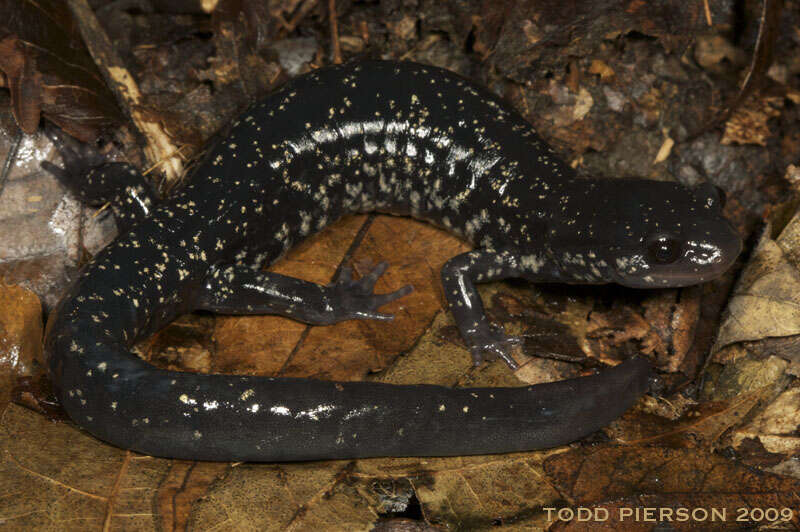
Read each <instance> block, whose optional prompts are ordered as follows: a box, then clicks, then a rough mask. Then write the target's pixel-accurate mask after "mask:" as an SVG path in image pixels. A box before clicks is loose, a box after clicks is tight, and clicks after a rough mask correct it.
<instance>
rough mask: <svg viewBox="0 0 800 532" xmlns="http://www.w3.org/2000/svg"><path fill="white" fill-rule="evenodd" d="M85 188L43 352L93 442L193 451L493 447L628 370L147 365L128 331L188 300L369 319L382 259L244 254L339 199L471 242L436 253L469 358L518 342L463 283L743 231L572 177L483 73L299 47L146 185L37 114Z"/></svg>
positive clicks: (696, 253) (587, 271)
mask: <svg viewBox="0 0 800 532" xmlns="http://www.w3.org/2000/svg"><path fill="white" fill-rule="evenodd" d="M51 136H52V138H53V139H54V141H55V143H56V145H57V147H58V149H59V150H60V152H61V155H62V158H63V160H64V168H60V167H57V166H55V165H52V164H49V163H43V166H44V167H45V169H46V170H48V171H50V172H51V173H53V174H54V175H55V176H56V177H57V178H58V179H59V180H60V181H61V182H62V183H63V184H65V185H66V186H67V187H68V188H69V189H70V190H72V191H73V192H74V193H76V194H78V195H79V196H80V198H81V199H82V200H83V201H85V202H87V203H90V204H99V203H103V202H110V204H111V206H112V208H113V212H114V214H115V216H116V221H117V224H118V226H119V230H120V233H119V236H118V237H117V238H116V239H115V240H114V241H113V242H112V243H111V244H109V245H108V246H107V247H105V248H104V249H103V250H102V251H100V252H99V253H98V254H97V255H96V256H95V257H94V258H93V259H92V260H91V262H89V263H88V264H87V265H86V266H85V267H84V268H83V270H82V271H81V272H80V274H79V276H78V278H77V279H76V281H75V283H74V284H73V285H72V286H71V288H70V289H69V290H68V291H67V293H66V295H65V296H64V297H63V299H62V300H61V302H60V303H59V305H58V306H57V307H56V309H55V310H54V311H53V313H52V315H51V317H50V319H49V322H48V327H47V333H46V338H45V350H46V356H47V361H48V362H47V364H48V368H49V371H50V375H51V377H52V380H53V383H54V387H55V389H56V391H57V395H58V397H59V399H60V401H61V404H62V405H63V407H64V409H65V410H66V412H67V413H68V414H69V416H70V417H71V418H72V420H74V422H75V423H76V424H77V425H79V426H80V427H82V428H83V429H85V430H87V431H88V432H90V433H91V434H93V435H94V436H96V437H97V438H100V439H101V440H104V441H106V442H109V443H111V444H113V445H116V446H119V447H123V448H126V449H132V450H135V451H138V452H141V453H146V454H149V455H154V456H163V457H173V458H182V459H194V460H235V461H291V460H314V459H333V458H360V457H370V456H433V455H442V456H444V455H465V454H478V453H481V454H482V453H503V452H512V451H523V450H532V449H540V448H547V447H552V446H557V445H562V444H565V443H568V442H571V441H573V440H576V439H578V438H581V437H583V436H585V435H587V434H590V433H591V432H593V431H596V430H598V429H599V428H601V427H603V426H604V425H606V424H607V423H609V422H610V421H612V420H613V419H615V418H616V417H618V416H619V415H620V414H622V413H623V412H624V411H625V410H626V409H627V408H629V407H630V405H631V404H632V403H633V402H634V401H635V400H636V399H637V398H638V397H639V396H640V395H641V394H642V393H644V392H645V391H646V389H647V387H648V378H649V375H650V372H651V369H650V365H649V363H648V362H647V361H646V360H644V359H643V358H632V359H629V360H627V361H625V362H623V363H621V364H619V365H617V366H616V367H613V368H610V369H607V370H605V371H602V372H600V373H598V374H594V375H589V376H585V377H579V378H575V379H568V380H563V381H559V382H553V383H547V384H540V385H534V386H521V387H509V388H449V387H442V386H433V385H405V386H398V385H389V384H383V383H374V382H326V381H320V380H311V379H290V378H268V377H255V376H235V375H217V374H212V375H209V374H196V373H188V372H176V371H166V370H163V369H158V368H156V367H154V366H151V365H149V364H147V363H146V362H144V361H143V360H141V359H140V358H139V357H137V356H136V355H134V354H133V353H132V352H131V348H132V346H133V344H135V343H136V342H137V341H139V340H141V339H143V338H145V337H147V336H148V335H151V334H153V333H154V332H156V331H158V330H159V329H161V328H162V327H164V326H165V325H166V324H168V323H169V322H170V321H171V320H173V319H174V318H176V317H177V316H179V315H181V314H184V313H187V312H191V311H194V310H205V311H211V312H216V313H227V314H262V313H271V314H278V315H282V316H287V317H290V318H293V319H295V320H300V321H303V322H306V323H310V324H316V325H325V324H332V323H336V322H339V321H342V320H348V319H378V320H388V319H390V318H391V316H390V315H388V314H386V313H382V312H380V307H381V306H383V305H385V304H386V303H388V302H390V301H393V300H396V299H398V298H400V297H402V296H405V295H406V294H408V293H409V291H410V290H411V289H410V287H403V288H400V289H398V290H396V291H394V292H392V293H388V294H375V293H374V292H373V287H374V285H375V282H376V281H377V279H378V278H379V277H380V275H381V274H382V273H383V272H384V270H385V269H386V264H379V265H378V266H377V267H376V268H375V269H374V270H372V271H371V272H369V273H367V274H366V275H364V276H363V277H362V278H360V279H358V280H354V279H353V278H352V275H351V273H350V271H349V270H347V269H345V270H344V271H343V272H342V275H341V276H340V277H339V278H338V279H337V280H336V281H335V282H333V283H331V284H330V285H327V286H322V285H319V284H314V283H310V282H306V281H303V280H300V279H295V278H292V277H287V276H284V275H279V274H277V273H271V272H267V271H264V267H265V266H266V265H269V264H271V263H272V262H274V261H275V260H277V259H278V258H279V257H280V256H281V255H282V254H284V253H285V252H286V251H287V250H288V249H289V248H290V247H291V246H292V245H293V244H295V243H297V242H299V241H300V240H302V239H304V238H306V237H308V236H309V235H311V234H313V233H315V232H317V231H319V230H321V229H322V228H323V227H325V226H327V225H329V224H330V223H332V222H334V221H335V220H337V219H339V218H340V217H342V216H343V215H345V214H347V213H354V212H371V211H378V212H384V213H390V214H394V215H403V216H413V217H415V218H418V219H420V220H424V221H427V222H430V223H432V224H435V225H437V226H440V227H442V228H444V229H446V230H448V231H451V232H453V233H455V234H457V235H459V236H461V237H462V238H463V239H465V240H466V241H468V242H469V243H471V244H472V245H473V250H472V251H469V252H466V253H463V254H461V255H458V256H456V257H454V258H452V259H450V260H449V261H448V262H447V263H446V264H445V265H444V267H443V268H442V271H441V277H442V286H443V289H444V294H445V296H446V299H447V302H448V304H449V308H450V311H451V312H452V316H453V318H454V319H455V323H456V325H457V327H458V329H459V331H460V333H461V336H462V337H463V339H464V341H465V343H466V345H467V346H468V347H469V350H470V352H471V356H472V358H473V361H474V363H476V364H479V363H481V362H483V361H484V360H489V359H493V358H498V357H499V358H502V359H504V360H505V361H506V362H507V363H508V364H509V365H510V366H511V367H515V362H514V359H513V357H512V356H511V351H512V347H513V346H514V345H515V344H516V343H518V342H519V339H518V338H514V337H509V336H507V335H506V334H505V333H504V332H503V330H502V328H500V327H498V326H495V325H494V324H492V323H491V322H490V321H489V320H488V319H487V317H486V315H485V312H484V308H483V304H482V302H481V299H480V296H479V295H478V292H477V291H476V289H475V285H476V284H477V283H482V282H487V281H494V280H498V279H506V278H511V277H515V278H522V279H526V280H528V281H532V282H558V283H588V284H597V283H618V284H620V285H624V286H629V287H638V288H658V287H675V286H684V285H688V284H694V283H701V282H703V281H706V280H709V279H712V278H714V277H717V276H719V275H721V274H722V273H723V272H724V271H725V270H726V269H727V268H728V267H729V266H730V265H731V263H732V262H733V260H734V258H735V257H736V256H737V254H738V253H739V251H740V248H741V240H740V238H739V236H738V235H737V233H736V231H735V230H734V229H733V228H732V226H731V224H730V223H729V222H728V221H727V220H726V219H725V218H724V217H723V215H722V212H721V209H722V201H723V197H722V196H721V194H720V191H719V190H718V189H717V188H716V187H714V186H712V185H710V184H704V185H700V186H697V187H695V188H688V187H685V186H682V185H680V184H677V183H673V182H658V181H653V180H637V179H592V178H587V177H582V176H579V175H577V174H576V172H575V171H573V170H572V169H571V168H570V167H569V166H568V165H566V164H565V163H563V162H562V161H561V160H559V159H558V157H557V156H556V155H555V154H554V152H553V151H552V150H551V148H549V147H548V146H547V145H546V144H545V143H544V142H543V140H542V139H541V138H540V137H539V136H538V135H537V133H536V132H535V131H534V129H533V127H532V126H531V125H530V124H529V123H528V122H527V121H526V120H525V119H524V118H523V117H522V116H521V115H520V114H518V113H517V112H516V111H514V110H513V109H512V108H510V107H509V106H508V105H507V104H505V103H504V102H503V101H502V100H500V99H499V98H498V97H496V96H495V95H494V94H492V93H491V92H489V91H488V90H486V89H483V88H481V87H479V86H476V85H475V84H473V83H472V82H470V81H468V80H467V79H465V78H462V77H460V76H458V75H456V74H453V73H451V72H448V71H446V70H443V69H440V68H435V67H431V66H424V65H419V64H414V63H407V62H381V61H372V62H363V63H356V64H349V65H344V66H332V67H327V68H320V69H318V70H314V71H312V72H310V73H308V74H305V75H302V76H299V77H296V78H294V79H293V80H291V81H289V82H288V83H286V84H285V85H284V86H282V87H281V88H279V89H278V90H276V91H275V92H273V93H271V94H270V95H268V96H267V97H266V98H265V99H263V100H261V101H259V102H257V103H255V104H253V105H252V106H251V107H250V108H249V109H247V110H246V111H245V112H244V114H242V115H241V116H240V117H239V118H238V119H236V120H235V122H234V123H233V125H232V126H231V128H230V131H229V133H228V134H227V136H226V137H224V139H222V140H219V141H218V142H216V144H214V145H213V146H212V147H211V148H209V150H208V151H207V153H206V155H205V156H204V158H203V159H202V160H201V162H200V163H199V164H198V165H197V166H196V167H195V169H194V170H193V172H192V173H191V175H190V176H189V177H188V178H187V180H186V182H185V184H184V186H182V188H180V189H179V190H178V191H177V192H176V193H174V194H172V195H171V196H170V197H169V198H167V199H164V200H160V199H159V198H158V197H157V196H156V194H155V193H154V191H153V189H152V188H151V187H150V186H149V185H148V184H147V182H146V181H145V180H144V178H143V177H142V176H141V175H140V174H139V172H137V171H136V170H135V169H134V168H133V167H132V166H130V165H128V164H125V163H105V162H104V161H103V159H102V157H100V156H99V155H98V154H97V153H96V152H93V151H92V150H91V149H90V148H88V147H85V146H82V145H78V144H77V143H74V142H72V143H71V142H69V141H68V140H67V139H66V138H65V137H63V136H62V135H60V134H57V133H53V134H52V135H51Z"/></svg>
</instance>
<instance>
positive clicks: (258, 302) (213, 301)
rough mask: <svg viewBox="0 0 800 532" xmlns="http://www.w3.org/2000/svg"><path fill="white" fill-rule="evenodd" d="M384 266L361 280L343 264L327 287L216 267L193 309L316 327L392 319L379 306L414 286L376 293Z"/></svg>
mask: <svg viewBox="0 0 800 532" xmlns="http://www.w3.org/2000/svg"><path fill="white" fill-rule="evenodd" d="M386 268H387V264H386V263H381V264H379V265H378V266H376V267H375V268H374V269H373V270H372V271H371V272H369V273H368V274H367V275H365V276H364V277H362V278H361V279H359V280H357V281H354V280H353V279H352V278H351V274H350V270H349V269H347V268H345V269H343V270H342V274H341V275H340V276H339V279H338V280H337V281H336V282H334V283H332V284H329V285H327V286H323V285H320V284H316V283H311V282H308V281H303V280H301V279H296V278H294V277H288V276H285V275H280V274H277V273H272V272H261V271H257V270H254V269H252V268H249V267H246V266H237V265H225V266H216V267H213V268H212V269H211V271H210V272H209V275H208V277H207V279H206V282H205V285H204V288H203V290H202V293H201V294H200V295H199V297H198V300H197V301H196V303H195V308H197V309H198V310H209V311H212V312H217V313H221V314H277V315H280V316H286V317H289V318H293V319H296V320H298V321H302V322H304V323H309V324H312V325H330V324H333V323H338V322H340V321H344V320H350V319H375V320H389V319H392V317H393V316H392V315H391V314H386V313H383V312H379V311H378V309H379V308H380V307H382V306H383V305H385V304H387V303H389V302H391V301H394V300H395V299H398V298H401V297H403V296H405V295H407V294H409V293H410V292H411V290H412V288H411V286H404V287H403V288H400V289H399V290H395V291H394V292H391V293H388V294H375V293H373V288H374V287H375V283H376V282H377V280H378V278H379V277H380V276H381V275H382V274H383V272H385V271H386Z"/></svg>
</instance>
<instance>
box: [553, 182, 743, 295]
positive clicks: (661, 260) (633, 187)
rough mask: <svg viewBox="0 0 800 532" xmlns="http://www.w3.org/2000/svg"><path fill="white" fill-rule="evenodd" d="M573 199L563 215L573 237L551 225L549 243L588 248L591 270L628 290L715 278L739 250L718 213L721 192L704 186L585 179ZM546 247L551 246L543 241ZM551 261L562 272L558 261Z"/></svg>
mask: <svg viewBox="0 0 800 532" xmlns="http://www.w3.org/2000/svg"><path fill="white" fill-rule="evenodd" d="M579 183H580V182H579V181H578V182H576V184H579ZM587 184H590V186H589V187H586V185H587ZM579 186H580V185H579ZM576 188H578V187H576ZM586 188H588V189H591V190H589V191H588V192H586V191H585V190H584V189H586ZM573 190H574V189H573ZM573 194H574V193H573ZM578 195H579V196H582V197H581V198H580V200H579V201H576V202H575V203H574V205H573V206H572V207H571V208H569V209H568V211H571V212H572V213H573V214H574V215H575V216H574V219H575V223H574V224H573V225H574V226H576V227H578V228H581V229H583V230H582V231H581V234H578V231H576V230H571V229H570V228H569V227H568V226H566V225H565V224H564V223H562V222H559V223H558V224H557V225H556V231H555V232H553V234H552V235H551V240H552V238H553V237H555V238H559V236H560V237H561V238H562V239H564V240H565V241H567V242H569V244H567V245H566V247H565V248H566V249H568V248H572V249H573V250H575V249H580V248H583V249H584V250H592V251H593V255H595V256H596V257H597V258H596V259H594V266H595V271H596V270H597V269H599V270H601V273H602V277H603V280H605V281H611V282H616V283H619V284H621V285H624V286H630V287H634V288H660V287H673V286H687V285H692V284H697V283H701V282H704V281H708V280H711V279H714V278H716V277H719V276H720V275H722V274H723V273H724V272H725V271H726V270H727V269H728V268H729V267H730V266H731V265H732V264H733V261H734V260H735V259H736V257H737V256H738V254H739V252H740V251H741V249H742V241H741V238H740V237H739V234H738V233H737V232H736V230H735V229H734V228H733V226H732V225H731V224H730V222H728V220H726V219H725V218H724V216H723V214H722V207H723V203H724V196H723V195H722V191H721V190H720V189H718V188H717V187H715V186H713V185H711V184H709V183H704V184H702V185H700V186H697V187H695V188H688V187H685V186H682V185H680V184H677V183H669V182H663V181H649V180H634V179H614V180H591V181H585V182H584V183H583V187H582V188H581V192H579V193H578ZM570 203H572V202H571V201H570ZM587 207H588V208H587ZM586 228H588V229H589V230H588V231H587V230H586ZM551 249H559V246H557V245H554V243H552V242H551ZM574 253H575V252H574V251H573V252H572V254H573V255H574ZM582 255H583V256H586V253H583V254H582ZM555 257H556V260H560V261H561V264H562V268H563V267H564V261H563V257H562V258H559V257H558V254H557V253H555ZM588 280H590V281H591V279H588Z"/></svg>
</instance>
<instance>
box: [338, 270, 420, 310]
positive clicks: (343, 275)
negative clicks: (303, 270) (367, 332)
mask: <svg viewBox="0 0 800 532" xmlns="http://www.w3.org/2000/svg"><path fill="white" fill-rule="evenodd" d="M388 267H389V263H387V262H381V263H380V264H378V265H377V266H375V268H373V269H372V271H370V272H369V273H368V274H366V275H365V276H364V277H362V278H361V279H359V280H358V281H354V280H353V279H352V270H351V269H350V268H348V267H343V268H342V270H341V272H340V274H339V278H338V279H337V280H336V281H335V282H334V283H332V284H330V285H328V287H327V288H328V289H329V290H330V293H329V296H328V297H329V300H330V304H331V306H333V308H334V314H336V321H344V320H350V319H360V320H391V319H394V315H392V314H386V313H384V312H378V308H380V307H382V306H383V305H385V304H387V303H389V302H391V301H394V300H395V299H399V298H401V297H404V296H407V295H408V294H410V293H411V292H412V291H413V290H414V287H412V286H411V285H406V286H404V287H402V288H400V289H399V290H395V291H394V292H390V293H388V294H375V293H373V292H372V290H373V288H374V287H375V283H376V282H377V281H378V278H379V277H380V276H381V275H383V273H384V272H385V271H386V269H387V268H388Z"/></svg>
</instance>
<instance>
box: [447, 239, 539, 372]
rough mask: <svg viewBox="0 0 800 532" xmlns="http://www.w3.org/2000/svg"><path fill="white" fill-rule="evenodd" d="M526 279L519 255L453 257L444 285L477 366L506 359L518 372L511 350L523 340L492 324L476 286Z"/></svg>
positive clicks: (479, 253)
mask: <svg viewBox="0 0 800 532" xmlns="http://www.w3.org/2000/svg"><path fill="white" fill-rule="evenodd" d="M522 276H523V272H522V270H521V269H520V267H519V266H518V261H517V258H516V255H514V254H512V253H509V252H490V251H482V250H475V251H470V252H468V253H462V254H461V255H457V256H456V257H453V258H452V259H450V260H449V261H447V262H446V263H445V265H444V266H443V267H442V285H443V287H444V293H445V296H446V298H447V302H448V303H449V304H450V311H451V312H452V314H453V318H454V319H455V322H456V325H457V326H458V329H459V331H460V332H461V337H462V338H463V339H464V341H465V342H466V343H467V347H469V350H470V352H471V353H472V361H473V363H474V364H475V365H476V366H477V365H479V364H481V363H482V362H484V361H485V360H493V359H495V358H502V359H503V360H505V362H506V364H508V365H509V366H510V367H511V369H517V363H516V361H515V360H514V358H513V357H512V356H511V348H512V347H513V346H514V345H517V344H519V343H521V342H522V339H521V338H520V337H516V336H507V335H506V334H505V333H504V332H503V330H502V328H500V327H498V326H496V325H494V324H492V323H490V322H489V320H488V319H487V318H486V312H485V311H484V308H483V302H482V301H481V297H480V295H479V294H478V291H477V290H476V289H475V285H474V283H475V282H476V281H477V282H486V281H494V280H499V279H507V278H509V277H522Z"/></svg>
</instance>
